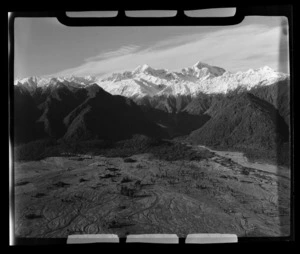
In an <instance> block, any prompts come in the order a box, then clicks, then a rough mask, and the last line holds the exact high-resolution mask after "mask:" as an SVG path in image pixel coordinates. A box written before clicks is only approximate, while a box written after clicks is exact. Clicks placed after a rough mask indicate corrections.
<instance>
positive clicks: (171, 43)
mask: <svg viewBox="0 0 300 254" xmlns="http://www.w3.org/2000/svg"><path fill="white" fill-rule="evenodd" d="M280 32H281V30H280V27H273V28H270V27H268V26H264V25H254V24H253V25H244V26H237V27H234V28H232V27H227V28H222V29H220V30H218V31H215V32H210V33H203V32H202V33H199V34H191V35H190V36H187V35H182V36H176V37H172V38H167V39H165V40H163V41H158V42H157V43H156V44H154V45H152V46H151V47H148V48H144V49H142V48H141V47H139V46H138V45H128V46H124V47H121V48H119V49H117V50H115V51H113V50H112V51H109V52H102V53H100V54H99V55H98V56H95V57H91V58H88V59H86V60H85V61H86V62H85V63H83V64H82V65H81V66H78V67H76V68H71V69H68V70H65V71H63V72H60V73H59V75H65V74H73V75H99V73H112V72H117V71H123V70H132V69H134V68H136V67H137V66H138V65H141V64H144V63H147V64H149V65H150V66H153V67H154V68H167V69H169V70H178V69H181V68H183V67H188V66H191V65H193V64H194V63H196V62H197V61H203V62H207V63H209V64H212V65H216V66H220V67H222V68H225V69H226V70H229V71H232V72H235V71H245V70H247V69H250V68H259V67H262V66H265V65H268V66H270V67H271V68H274V69H276V68H277V66H278V59H279V42H280Z"/></svg>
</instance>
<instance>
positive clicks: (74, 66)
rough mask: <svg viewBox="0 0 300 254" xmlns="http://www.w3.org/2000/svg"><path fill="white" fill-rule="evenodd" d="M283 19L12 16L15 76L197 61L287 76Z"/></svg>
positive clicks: (95, 72)
mask: <svg viewBox="0 0 300 254" xmlns="http://www.w3.org/2000/svg"><path fill="white" fill-rule="evenodd" d="M282 19H283V18H282V17H263V16H261V17H259V16H249V17H246V18H245V19H244V20H243V21H242V22H241V23H240V24H238V25H232V26H205V27H201V26H199V27H198V26H197V27H196V26H194V27H191V26H190V27H185V26H180V27H179V26H177V27H172V26H168V27H167V26H165V27H68V26H65V25H63V24H61V23H60V22H59V21H58V20H57V19H56V18H16V20H15V26H14V28H15V61H14V63H15V69H14V72H15V78H24V77H28V76H65V75H77V76H86V75H95V76H103V75H104V76H105V75H109V74H111V73H113V72H119V71H125V70H129V71H131V70H133V69H135V68H136V67H137V66H139V65H143V64H148V65H150V66H151V67H153V68H164V69H168V70H170V71H178V70H180V69H182V68H185V67H191V66H192V65H194V64H195V63H196V62H198V61H201V62H204V63H208V64H210V65H214V66H219V67H222V68H224V69H225V70H227V71H231V72H237V71H246V70H248V69H257V68H260V67H264V66H269V67H271V68H273V69H274V70H276V71H282V70H284V72H288V48H287V45H288V35H286V34H285V35H282V27H281V24H282ZM285 21H286V19H285ZM283 66H284V67H283Z"/></svg>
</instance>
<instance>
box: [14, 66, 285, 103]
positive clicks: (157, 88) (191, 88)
mask: <svg viewBox="0 0 300 254" xmlns="http://www.w3.org/2000/svg"><path fill="white" fill-rule="evenodd" d="M286 78H289V75H288V74H285V73H280V72H276V71H274V70H273V69H271V68H270V67H268V66H265V67H263V68H259V69H255V70H253V69H250V70H248V71H246V72H237V73H231V72H229V71H225V70H224V69H222V68H220V67H216V66H211V65H208V64H206V63H202V62H197V63H196V64H195V65H193V66H192V67H188V68H184V69H182V70H181V71H178V72H172V71H168V70H167V69H154V68H152V67H150V66H148V65H146V64H144V65H141V66H138V67H137V68H136V69H134V70H133V71H125V72H121V73H113V74H112V75H110V76H108V77H105V78H96V77H92V76H86V77H75V76H68V77H29V78H24V79H21V80H15V85H22V86H24V87H26V88H27V89H28V90H29V91H30V92H32V91H34V90H35V89H36V88H38V87H48V86H50V85H52V86H55V85H57V84H59V83H65V84H68V85H71V86H79V87H81V86H82V87H85V86H88V85H91V84H94V83H96V84H98V85H99V86H100V87H102V88H103V89H104V90H106V91H107V92H109V93H111V94H113V95H122V96H125V97H132V98H142V97H145V96H150V97H153V96H182V95H190V96H192V97H194V96H197V94H199V93H205V94H217V93H222V94H226V93H228V92H230V91H233V90H235V89H237V88H243V89H246V90H250V89H251V88H253V87H256V86H268V85H271V84H274V83H275V82H277V81H280V80H283V79H286Z"/></svg>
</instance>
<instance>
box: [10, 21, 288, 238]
mask: <svg viewBox="0 0 300 254" xmlns="http://www.w3.org/2000/svg"><path fill="white" fill-rule="evenodd" d="M13 46H14V84H13V95H12V96H13V105H12V118H13V126H12V127H11V128H12V134H13V136H12V151H13V172H14V173H13V177H14V179H13V182H14V186H12V188H13V189H14V192H13V193H14V196H13V202H14V205H13V207H14V211H13V212H14V214H13V216H14V221H13V231H14V236H15V237H18V238H28V239H30V238H44V239H48V238H67V237H68V236H70V235H83V234H84V235H89V234H90V235H92V234H116V235H117V236H118V237H120V238H125V237H126V236H128V235H132V234H133V235H135V234H176V235H177V236H178V237H179V238H185V237H186V236H187V235H188V234H235V235H237V237H243V238H244V237H245V238H247V237H288V236H290V234H291V161H290V157H291V151H290V150H291V119H290V118H291V115H290V112H291V110H290V55H289V22H288V19H287V17H284V16H246V17H245V18H244V20H243V21H242V22H241V23H239V24H235V25H227V26H122V27H121V26H91V27H88V26H78V27H76V26H66V25H64V24H62V23H60V22H59V21H58V19H57V18H55V17H43V18H42V17H16V18H15V20H14V45H13Z"/></svg>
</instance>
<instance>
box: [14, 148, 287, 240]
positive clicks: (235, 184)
mask: <svg viewBox="0 0 300 254" xmlns="http://www.w3.org/2000/svg"><path fill="white" fill-rule="evenodd" d="M194 149H205V148H200V147H194ZM277 171H278V172H267V171H262V170H258V169H254V168H250V167H245V166H241V165H240V164H238V163H236V162H234V160H232V159H230V158H228V156H227V157H224V156H221V155H219V154H217V153H211V155H210V156H207V158H204V159H202V160H196V161H189V160H186V161H184V160H178V161H163V160H159V159H157V158H155V157H153V156H152V155H151V154H137V155H134V156H131V157H130V158H121V157H115V158H108V157H103V156H88V155H78V154H77V155H75V154H69V155H66V156H65V157H48V158H46V159H43V160H40V161H27V162H16V163H15V169H14V172H15V209H16V211H15V233H16V236H17V237H38V238H62V237H67V236H68V235H70V234H96V233H99V234H100V233H114V234H118V235H119V237H124V236H126V235H127V234H139V233H174V234H177V235H178V236H179V237H186V235H187V234H189V233H235V234H237V235H238V236H239V237H251V236H254V237H259V236H287V235H289V227H290V225H289V221H290V217H289V216H290V200H289V199H290V173H289V170H288V169H287V168H284V167H280V168H278V170H277Z"/></svg>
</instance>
